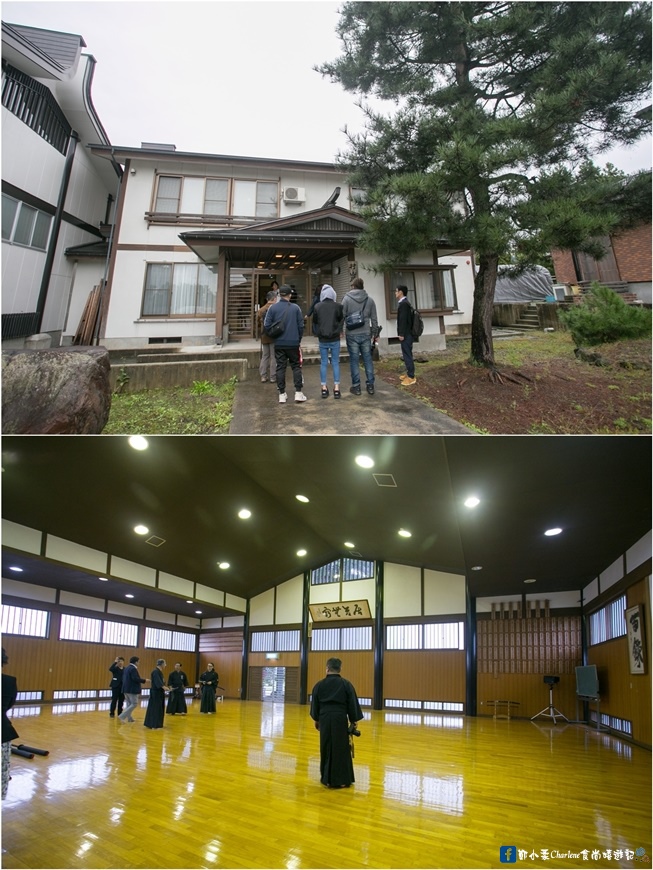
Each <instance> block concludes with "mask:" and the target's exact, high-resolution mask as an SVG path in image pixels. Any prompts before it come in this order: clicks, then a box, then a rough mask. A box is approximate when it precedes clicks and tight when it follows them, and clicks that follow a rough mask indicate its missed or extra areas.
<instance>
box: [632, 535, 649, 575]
mask: <svg viewBox="0 0 653 870" xmlns="http://www.w3.org/2000/svg"><path fill="white" fill-rule="evenodd" d="M651 550H652V544H651V532H648V533H647V534H646V535H644V537H643V538H640V539H639V541H637V543H636V544H633V546H632V547H630V549H629V550H627V551H626V571H627V572H630V571H633V570H634V569H635V568H637V566H638V565H642V564H643V563H644V562H646V560H647V559H650V558H651Z"/></svg>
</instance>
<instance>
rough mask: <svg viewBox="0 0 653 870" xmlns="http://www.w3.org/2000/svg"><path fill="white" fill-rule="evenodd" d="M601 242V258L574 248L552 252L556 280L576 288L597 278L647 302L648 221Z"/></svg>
mask: <svg viewBox="0 0 653 870" xmlns="http://www.w3.org/2000/svg"><path fill="white" fill-rule="evenodd" d="M601 241H602V243H603V245H604V248H605V250H606V254H605V257H603V258H602V259H601V260H595V259H594V257H590V256H589V255H588V254H582V253H579V252H577V251H560V250H558V251H552V252H551V256H552V258H553V264H554V267H555V272H556V279H557V281H558V282H559V283H560V284H571V285H578V286H580V287H587V286H589V285H590V284H591V283H592V281H600V282H601V283H602V284H606V285H607V286H609V287H613V288H614V289H615V290H618V291H620V292H624V293H629V294H634V295H635V296H636V297H637V298H638V299H639V300H641V301H642V302H644V303H645V304H646V305H651V224H650V223H647V224H640V225H639V226H637V227H632V228H631V229H627V230H623V231H622V232H620V233H615V234H614V235H612V236H610V237H605V238H603V239H601Z"/></svg>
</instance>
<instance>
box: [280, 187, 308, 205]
mask: <svg viewBox="0 0 653 870" xmlns="http://www.w3.org/2000/svg"><path fill="white" fill-rule="evenodd" d="M283 201H284V202H305V201H306V189H305V188H304V187H286V188H285V190H284V192H283Z"/></svg>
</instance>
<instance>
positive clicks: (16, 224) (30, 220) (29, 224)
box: [2, 193, 52, 251]
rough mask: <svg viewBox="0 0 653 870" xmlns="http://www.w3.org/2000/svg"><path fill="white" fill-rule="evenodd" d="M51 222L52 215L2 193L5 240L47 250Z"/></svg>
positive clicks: (3, 237)
mask: <svg viewBox="0 0 653 870" xmlns="http://www.w3.org/2000/svg"><path fill="white" fill-rule="evenodd" d="M51 224H52V217H51V215H49V214H46V213H45V212H44V211H40V210H39V209H37V208H33V207H32V206H31V205H26V204H25V203H24V202H20V201H19V200H17V199H14V198H13V197H11V196H7V195H6V194H4V193H3V194H2V239H3V241H5V242H10V243H11V244H14V245H22V246H23V247H26V248H35V249H36V250H38V251H45V249H46V248H47V246H48V238H49V237H50V226H51Z"/></svg>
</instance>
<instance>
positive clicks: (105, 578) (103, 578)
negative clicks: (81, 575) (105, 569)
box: [98, 577, 109, 583]
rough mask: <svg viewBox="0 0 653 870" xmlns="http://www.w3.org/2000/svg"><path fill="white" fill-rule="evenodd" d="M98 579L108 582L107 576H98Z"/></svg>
mask: <svg viewBox="0 0 653 870" xmlns="http://www.w3.org/2000/svg"><path fill="white" fill-rule="evenodd" d="M98 580H102V581H103V582H104V583H108V582H109V578H108V577H98Z"/></svg>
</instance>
